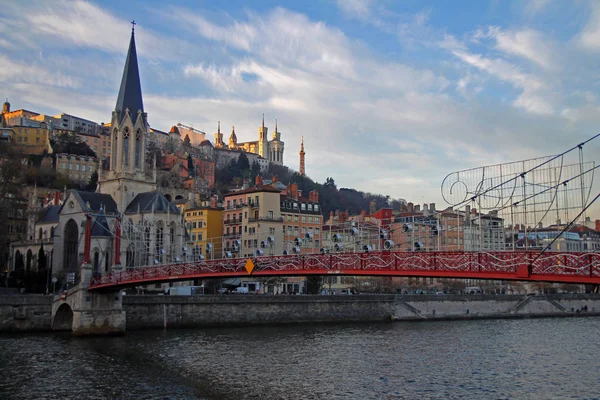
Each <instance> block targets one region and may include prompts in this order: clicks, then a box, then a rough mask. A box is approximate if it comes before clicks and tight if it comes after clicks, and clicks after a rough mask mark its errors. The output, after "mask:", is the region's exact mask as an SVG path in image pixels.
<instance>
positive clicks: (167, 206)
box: [125, 192, 179, 214]
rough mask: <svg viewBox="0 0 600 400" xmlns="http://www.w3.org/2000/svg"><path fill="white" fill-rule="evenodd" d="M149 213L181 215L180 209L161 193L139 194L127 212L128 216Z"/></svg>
mask: <svg viewBox="0 0 600 400" xmlns="http://www.w3.org/2000/svg"><path fill="white" fill-rule="evenodd" d="M138 211H139V212H140V213H149V212H152V211H154V212H163V213H166V212H172V213H173V214H179V209H178V208H177V207H176V206H175V205H174V204H172V203H171V202H169V200H167V199H166V198H165V196H163V194H162V193H161V192H145V193H138V194H137V195H136V196H135V197H134V198H133V200H132V201H131V203H129V205H128V206H127V209H126V210H125V213H126V214H135V213H137V212H138Z"/></svg>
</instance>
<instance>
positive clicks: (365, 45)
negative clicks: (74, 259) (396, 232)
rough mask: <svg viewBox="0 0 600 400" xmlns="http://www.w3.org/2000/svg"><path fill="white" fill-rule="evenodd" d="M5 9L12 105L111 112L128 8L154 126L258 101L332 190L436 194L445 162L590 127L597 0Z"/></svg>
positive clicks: (247, 114) (253, 109)
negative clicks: (331, 179) (303, 150)
mask: <svg viewBox="0 0 600 400" xmlns="http://www.w3.org/2000/svg"><path fill="white" fill-rule="evenodd" d="M0 3H4V4H1V6H0V34H1V36H0V87H1V88H2V90H1V91H0V95H1V96H2V97H8V98H9V100H10V102H11V103H12V105H13V108H27V109H31V110H35V111H38V112H41V113H48V114H53V113H59V112H67V113H70V114H74V115H78V116H82V117H86V118H90V119H93V120H96V121H98V122H105V121H108V120H109V119H110V115H111V111H112V109H113V108H114V104H115V101H116V96H117V91H118V87H119V80H120V77H121V74H122V68H123V64H124V61H125V53H126V50H127V45H128V41H129V33H130V29H131V25H130V24H129V21H131V20H132V19H135V20H136V22H137V26H136V41H137V45H138V54H139V59H140V69H141V77H142V89H143V93H144V102H145V108H146V111H147V112H148V115H149V121H150V124H151V125H152V126H153V127H154V128H157V129H161V130H168V129H169V127H170V126H172V125H174V124H176V123H177V122H181V123H184V124H191V125H193V126H194V127H195V128H197V129H200V130H203V131H205V132H207V133H208V134H209V136H210V138H211V139H212V137H213V135H212V134H213V133H214V132H215V131H216V126H217V121H219V120H220V121H221V126H222V127H223V130H224V131H225V133H226V137H227V136H228V133H229V132H230V130H231V126H232V125H235V127H236V134H237V136H238V138H239V140H241V141H247V140H255V139H256V137H257V131H258V126H259V124H260V121H261V116H262V114H263V113H264V114H265V120H266V123H267V125H268V126H269V127H270V128H271V129H272V128H273V126H274V121H275V119H276V118H277V119H278V121H279V130H280V131H281V132H282V140H283V141H285V146H286V151H285V160H284V161H285V164H286V165H288V166H290V167H292V168H294V169H297V168H298V155H297V154H298V151H299V146H300V140H301V136H304V140H305V147H306V153H307V156H306V160H307V173H308V175H310V176H311V177H312V178H313V179H315V180H316V181H319V182H323V181H324V180H325V178H326V177H328V176H333V177H334V178H335V179H336V182H337V183H338V186H342V187H354V188H357V189H359V190H364V191H369V192H376V193H382V194H387V195H391V196H392V197H395V198H404V199H407V200H408V201H414V202H418V203H420V202H422V201H434V202H436V203H438V204H440V205H443V204H444V203H443V201H442V200H441V196H440V184H441V182H442V180H443V178H444V177H445V176H446V175H447V174H448V173H450V172H453V171H457V170H462V169H467V168H472V167H476V166H482V165H487V164H494V163H501V162H509V161H516V160H519V159H525V158H532V157H537V156H544V155H549V154H555V153H558V152H561V151H562V150H564V149H566V148H568V147H571V146H572V145H574V144H576V143H578V142H579V141H582V140H584V139H586V138H588V137H590V136H593V135H594V134H595V133H597V131H598V122H599V120H600V99H599V92H598V89H599V87H600V72H599V71H600V68H599V67H600V3H599V2H596V1H584V0H582V1H562V0H532V1H529V2H527V1H501V0H491V1H487V2H486V1H475V0H473V1H461V2H448V1H431V2H426V1H417V0H405V1H385V0H381V1H374V0H371V1H370V0H345V1H344V0H339V1H335V0H314V1H310V2H304V1H302V2H300V1H297V2H293V1H288V2H275V1H254V2H246V1H244V2H242V1H226V2H214V1H192V0H183V1H172V2H169V1H164V0H163V1H127V2H121V1H98V2H91V1H90V2H87V1H76V0H73V1H71V0H68V1H59V0H57V1H19V2H17V1H10V0H4V1H2V0H0ZM598 148H599V146H598V145H595V144H594V145H592V146H589V149H586V153H585V154H586V156H587V158H588V159H594V156H595V155H596V154H598ZM596 217H599V218H600V215H596Z"/></svg>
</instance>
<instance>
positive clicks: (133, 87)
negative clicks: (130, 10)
mask: <svg viewBox="0 0 600 400" xmlns="http://www.w3.org/2000/svg"><path fill="white" fill-rule="evenodd" d="M131 24H132V28H131V39H130V41H129V50H128V51H127V60H126V61H125V68H124V69H123V77H122V78H121V88H120V89H119V96H118V97H117V105H116V106H115V111H117V112H120V113H121V115H120V118H119V120H120V121H122V120H123V117H124V115H125V110H126V109H129V115H130V116H131V120H132V121H133V122H134V123H135V120H136V119H137V113H138V111H140V110H141V111H142V112H144V103H143V101H142V86H141V84H140V72H139V69H138V60H137V51H136V48H135V36H134V35H135V30H134V28H135V22H132V23H131ZM120 121H119V122H120Z"/></svg>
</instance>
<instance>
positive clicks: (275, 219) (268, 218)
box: [248, 217, 283, 222]
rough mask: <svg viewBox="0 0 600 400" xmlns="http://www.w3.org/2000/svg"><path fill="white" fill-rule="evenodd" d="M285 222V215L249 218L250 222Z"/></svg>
mask: <svg viewBox="0 0 600 400" xmlns="http://www.w3.org/2000/svg"><path fill="white" fill-rule="evenodd" d="M259 221H260V222H263V221H264V222H283V217H258V218H248V222H259Z"/></svg>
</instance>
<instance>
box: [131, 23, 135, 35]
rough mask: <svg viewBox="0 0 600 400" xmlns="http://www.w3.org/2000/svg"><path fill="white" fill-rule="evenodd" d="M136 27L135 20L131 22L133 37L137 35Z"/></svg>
mask: <svg viewBox="0 0 600 400" xmlns="http://www.w3.org/2000/svg"><path fill="white" fill-rule="evenodd" d="M135 25H136V23H135V20H134V21H131V34H132V35H133V34H134V33H135Z"/></svg>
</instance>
